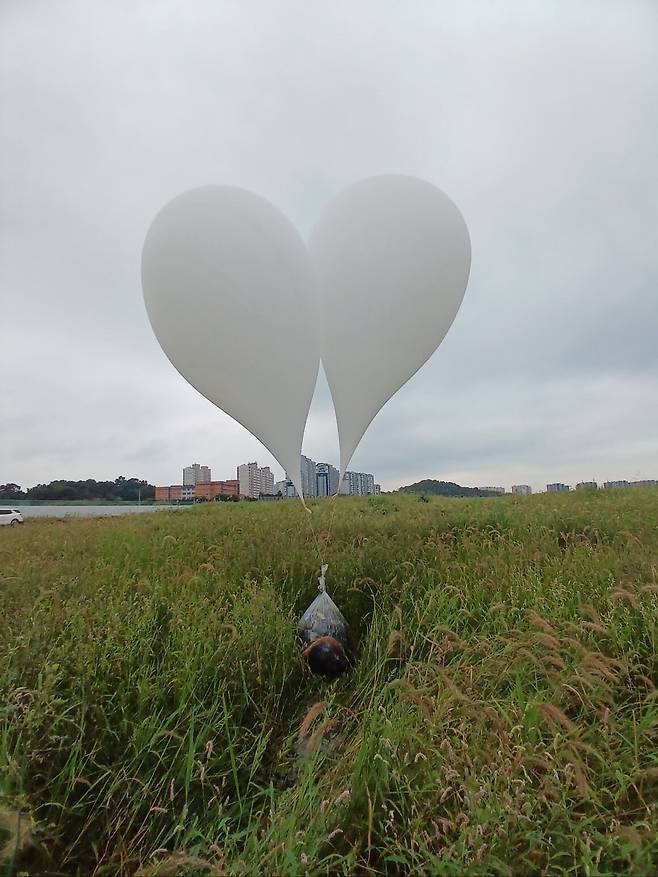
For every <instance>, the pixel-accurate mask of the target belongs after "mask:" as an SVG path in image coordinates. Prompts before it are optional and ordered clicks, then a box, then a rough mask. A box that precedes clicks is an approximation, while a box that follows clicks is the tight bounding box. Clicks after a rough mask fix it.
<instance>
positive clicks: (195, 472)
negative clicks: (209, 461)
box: [183, 463, 211, 485]
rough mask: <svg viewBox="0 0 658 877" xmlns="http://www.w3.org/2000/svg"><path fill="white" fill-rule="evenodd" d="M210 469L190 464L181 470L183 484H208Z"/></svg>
mask: <svg viewBox="0 0 658 877" xmlns="http://www.w3.org/2000/svg"><path fill="white" fill-rule="evenodd" d="M210 480H211V479H210V467H209V466H200V465H199V464H198V463H192V465H191V466H186V467H185V468H184V469H183V484H187V485H189V484H208V483H209V481H210Z"/></svg>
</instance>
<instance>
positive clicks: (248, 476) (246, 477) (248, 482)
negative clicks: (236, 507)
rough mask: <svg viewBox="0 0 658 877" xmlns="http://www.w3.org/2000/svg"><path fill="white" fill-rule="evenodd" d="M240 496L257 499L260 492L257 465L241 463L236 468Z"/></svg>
mask: <svg viewBox="0 0 658 877" xmlns="http://www.w3.org/2000/svg"><path fill="white" fill-rule="evenodd" d="M238 482H239V484H240V496H246V497H248V498H249V499H258V497H259V496H260V492H261V482H260V469H259V468H258V463H255V462H254V463H242V464H241V465H240V466H238Z"/></svg>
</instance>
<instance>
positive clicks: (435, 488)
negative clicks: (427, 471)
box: [400, 478, 498, 496]
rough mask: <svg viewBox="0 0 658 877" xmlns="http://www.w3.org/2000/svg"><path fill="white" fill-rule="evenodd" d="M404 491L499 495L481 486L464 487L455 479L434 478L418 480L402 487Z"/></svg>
mask: <svg viewBox="0 0 658 877" xmlns="http://www.w3.org/2000/svg"><path fill="white" fill-rule="evenodd" d="M400 490H401V492H402V493H427V494H429V495H430V496H498V494H496V493H494V492H493V491H492V490H482V489H481V488H479V487H462V485H461V484H455V482H454V481H436V480H435V479H434V478H425V479H423V481H416V482H415V484H410V485H409V486H408V487H401V488H400Z"/></svg>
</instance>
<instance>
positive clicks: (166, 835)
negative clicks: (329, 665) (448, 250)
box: [0, 490, 658, 877]
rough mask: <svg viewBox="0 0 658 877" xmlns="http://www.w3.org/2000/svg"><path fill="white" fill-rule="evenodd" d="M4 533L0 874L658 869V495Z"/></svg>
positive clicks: (176, 515)
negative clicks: (311, 657) (327, 674)
mask: <svg viewBox="0 0 658 877" xmlns="http://www.w3.org/2000/svg"><path fill="white" fill-rule="evenodd" d="M330 517H331V508H330V504H329V503H326V502H325V503H322V502H318V503H316V504H314V505H313V523H314V527H315V528H316V531H317V533H318V539H319V542H320V544H321V545H322V546H323V550H324V554H325V556H326V560H327V561H328V563H329V573H328V585H329V589H330V592H331V594H332V596H333V598H334V599H335V601H336V602H337V603H338V605H339V606H340V607H341V609H342V610H343V612H344V614H345V615H346V616H347V617H348V620H349V621H350V622H351V624H352V626H353V629H354V632H355V634H356V637H357V639H358V655H359V657H358V662H357V664H356V666H355V668H354V670H353V671H352V672H351V673H350V674H349V675H348V676H347V677H344V678H343V679H341V680H340V681H339V682H338V683H336V684H334V685H331V686H329V685H327V684H325V683H323V682H322V681H320V680H318V679H316V678H315V677H312V676H310V675H309V673H308V671H307V670H306V668H305V666H304V663H303V660H302V658H301V656H300V653H299V648H298V645H297V643H296V641H295V621H296V618H297V617H298V615H299V614H301V612H302V611H303V610H304V608H305V607H306V606H307V604H308V602H309V601H310V600H311V599H312V597H313V595H314V593H315V587H316V585H315V577H316V575H317V570H318V566H319V560H318V555H317V548H316V543H315V541H314V539H313V537H312V535H311V532H310V529H309V527H308V521H307V516H306V514H305V512H304V511H303V510H302V509H301V506H300V504H297V503H293V502H286V503H273V504H264V503H263V504H246V503H245V504H238V505H234V504H217V505H214V504H213V505H212V506H207V507H200V508H198V509H194V510H191V511H184V512H171V513H170V512H159V513H158V514H153V515H140V516H134V517H126V518H115V519H96V520H93V519H92V520H67V521H52V520H50V521H48V520H40V521H34V522H28V523H26V524H25V525H24V527H22V528H15V527H14V528H9V527H6V528H2V530H1V531H0V610H1V612H2V636H0V692H1V697H2V700H1V707H0V709H1V712H0V874H3V873H5V874H14V873H16V874H18V873H24V874H29V875H37V874H38V875H47V874H50V875H60V874H61V875H64V874H66V875H92V874H93V875H99V877H100V875H106V877H109V875H140V877H155V875H161V877H162V875H172V874H174V875H184V874H187V875H197V874H236V875H252V874H253V875H256V874H286V875H300V877H301V875H319V874H331V875H342V874H345V875H347V874H359V875H370V874H372V875H374V874H388V875H402V874H436V875H446V877H447V875H462V874H469V875H517V874H518V875H526V874H528V875H532V874H538V875H539V874H547V875H553V874H555V875H557V874H571V875H580V874H582V875H592V877H594V875H608V874H610V875H611V874H636V875H649V874H653V873H656V871H658V810H657V801H658V797H657V793H658V746H657V744H658V698H657V696H656V690H655V685H656V681H657V674H658V661H657V658H656V610H657V608H658V492H655V491H653V492H652V491H650V490H649V491H641V490H637V491H635V490H634V491H627V492H618V493H607V492H606V493H596V494H582V495H575V494H571V495H565V496H537V497H531V498H519V499H516V498H507V499H493V500H439V499H436V500H432V501H430V502H420V501H419V500H418V498H416V497H412V496H398V495H394V496H391V497H381V498H372V499H363V500H349V499H344V500H340V501H339V502H338V505H337V509H336V514H335V520H334V522H333V527H332V529H331V532H329V523H330Z"/></svg>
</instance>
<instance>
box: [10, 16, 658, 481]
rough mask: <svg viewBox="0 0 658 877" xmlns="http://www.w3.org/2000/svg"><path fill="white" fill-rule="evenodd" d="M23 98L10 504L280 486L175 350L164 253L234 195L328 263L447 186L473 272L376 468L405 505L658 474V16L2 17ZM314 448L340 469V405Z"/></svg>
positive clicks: (385, 420)
mask: <svg viewBox="0 0 658 877" xmlns="http://www.w3.org/2000/svg"><path fill="white" fill-rule="evenodd" d="M0 89H1V94H0V98H1V101H0V185H1V192H0V198H1V201H0V304H1V309H0V321H1V322H0V324H1V326H2V345H1V347H0V350H1V351H2V356H1V366H0V418H1V422H0V483H4V482H6V481H16V482H18V483H19V484H21V485H23V486H24V487H26V486H31V485H33V484H35V483H37V482H44V481H45V482H47V481H50V480H52V479H55V478H74V479H77V478H86V477H95V478H99V479H100V478H114V477H116V476H117V475H119V474H124V475H126V476H131V475H136V476H139V477H144V478H147V479H148V480H149V481H151V482H152V483H157V484H162V483H165V484H167V483H177V482H180V477H181V467H182V466H183V465H185V464H189V463H191V462H192V461H198V462H200V463H205V464H208V465H210V466H211V467H212V470H213V477H216V478H230V477H235V466H236V465H237V464H238V463H241V462H245V461H247V460H254V459H255V460H258V461H259V462H260V463H261V465H263V464H266V463H269V464H272V465H274V469H275V474H276V475H277V477H278V475H279V474H280V467H279V466H278V465H276V464H274V461H273V460H272V458H271V456H270V455H269V454H268V452H267V451H265V450H264V448H263V447H262V445H260V444H259V442H257V441H256V440H255V439H254V438H253V437H252V436H250V435H249V434H248V433H247V432H246V431H245V430H244V429H243V428H242V427H240V426H238V425H237V424H236V423H235V422H234V421H232V420H231V418H229V417H228V416H226V415H225V414H223V413H222V412H220V411H218V410H217V409H216V408H214V406H212V405H211V404H210V403H209V402H207V401H206V400H205V399H204V398H203V397H201V396H200V395H199V394H198V393H197V392H196V391H195V390H193V389H192V388H191V387H190V386H189V385H188V384H187V383H186V382H185V381H184V380H183V378H181V377H180V376H179V374H178V373H177V372H176V371H175V370H174V369H173V367H172V366H171V365H170V363H169V362H168V360H167V359H166V358H165V356H164V354H163V353H162V351H161V350H160V347H159V346H158V344H157V342H156V340H155V338H154V336H153V334H152V331H151V328H150V326H149V323H148V320H147V316H146V312H145V309H144V305H143V300H142V293H141V286H140V258H141V249H142V244H143V240H144V235H145V232H146V230H147V228H148V226H149V224H150V222H151V220H152V218H153V216H154V214H155V213H156V212H157V211H158V210H159V209H160V207H161V206H162V205H163V204H164V203H165V202H166V201H168V200H169V199H170V198H172V197H173V196H174V195H176V194H178V193H180V192H182V191H184V190H185V189H188V188H191V187H193V186H199V185H203V184H208V183H227V184H230V185H237V186H243V187H245V188H248V189H251V190H253V191H254V192H257V193H259V194H261V195H263V196H265V197H266V198H268V199H270V200H271V201H273V202H274V203H275V204H276V205H277V206H278V207H280V208H281V209H282V210H283V211H284V212H285V213H286V214H287V215H288V217H289V218H290V219H291V220H292V221H293V222H294V223H295V224H296V225H297V227H298V228H299V230H300V232H301V233H302V235H303V236H304V237H307V236H308V234H309V232H310V229H311V228H312V226H313V223H314V222H315V220H316V219H317V217H318V216H319V214H320V212H321V211H322V209H323V208H324V206H325V205H326V204H328V203H329V202H330V201H331V200H332V198H333V197H334V196H335V195H336V194H337V193H338V192H340V191H341V190H342V189H343V188H344V187H345V186H347V185H349V184H350V183H353V182H355V181H356V180H359V179H361V178H364V177H368V176H372V175H375V174H381V173H405V174H413V175H416V176H419V177H423V178H425V179H427V180H429V181H431V182H433V183H435V184H436V185H438V186H439V187H441V188H442V189H444V190H445V191H446V192H447V193H448V194H449V195H450V196H451V198H452V199H453V200H454V201H455V202H456V203H457V204H458V206H459V207H460V209H461V211H462V213H463V214H464V216H465V218H466V221H467V223H468V226H469V229H470V234H471V240H472V247H473V264H472V269H471V279H470V283H469V287H468V290H467V292H466V297H465V299H464V303H463V305H462V308H461V310H460V312H459V314H458V316H457V319H456V320H455V323H454V324H453V327H452V329H451V330H450V332H449V333H448V336H447V337H446V339H445V341H444V342H443V344H442V345H441V347H440V348H439V350H438V351H437V353H436V354H435V355H434V356H433V357H432V359H431V360H430V361H429V362H428V363H427V364H426V365H425V366H424V368H423V369H421V371H420V372H419V373H418V374H417V375H416V376H415V377H414V378H413V379H412V380H411V381H410V382H409V383H408V384H407V385H406V386H405V387H404V388H402V389H401V390H400V391H399V392H398V393H397V395H396V396H395V397H394V398H393V399H392V400H391V401H390V402H389V403H388V404H387V405H386V406H385V408H384V409H383V410H382V412H381V413H380V414H379V415H378V417H377V418H376V419H375V421H374V422H373V423H372V425H371V426H370V428H369V430H368V432H367V433H366V436H365V438H364V439H363V441H362V442H361V445H360V447H359V449H358V450H357V452H356V455H355V457H354V458H353V461H352V466H351V468H353V469H357V470H360V471H368V472H374V474H375V476H376V480H379V481H381V483H382V485H383V487H384V488H387V489H390V488H395V487H397V486H399V485H400V484H405V483H410V482H412V481H415V480H417V479H419V478H423V477H433V478H441V479H445V480H454V481H458V482H460V483H462V484H468V485H499V484H500V485H504V486H507V487H508V488H509V486H510V485H511V484H513V483H519V482H521V483H529V484H532V485H533V486H534V487H535V488H544V487H545V485H546V482H548V481H565V482H567V483H572V484H573V483H575V482H576V481H578V480H581V479H590V478H596V479H597V480H601V481H602V480H604V479H609V478H629V479H634V478H639V477H644V478H650V477H653V478H658V404H657V400H658V369H657V366H658V343H657V342H658V3H656V2H655V0H647V2H630V0H627V2H620V0H614V2H605V0H593V2H584V0H583V2H576V0H573V2H565V0H560V2H554V3H551V2H548V0H541V2H528V0H518V2H509V3H505V2H485V0H481V2H476V3H467V2H461V0H460V2H454V3H447V2H446V3H444V2H439V0H434V2H414V3H403V2H385V0H376V2H364V0H360V2H358V3H355V2H353V0H349V2H336V0H333V2H331V3H329V2H312V0H311V2H309V0H300V2H287V0H278V2H276V3H274V2H270V0H267V2H244V0H238V2H235V3H229V2H221V0H219V2H218V0H212V2H207V3H204V2H200V0H195V2H189V0H186V2H177V3H172V2H163V0H157V2H156V0H151V2H136V0H125V2H113V3H104V2H100V0H80V2H73V0H71V2H65V0H62V2H55V0H50V2H46V0H42V2H37V0H3V2H2V5H1V6H0ZM273 306H274V305H273ZM304 449H305V452H306V453H307V454H308V455H309V456H311V457H313V458H314V459H316V460H329V461H333V462H335V461H337V458H338V442H337V438H336V429H335V423H334V417H333V409H332V408H331V403H330V400H329V396H328V391H327V388H326V384H323V383H322V382H320V384H319V386H318V390H317V392H316V397H315V400H314V403H313V407H312V410H311V414H310V419H309V423H308V425H307V430H306V439H305V445H304Z"/></svg>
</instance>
